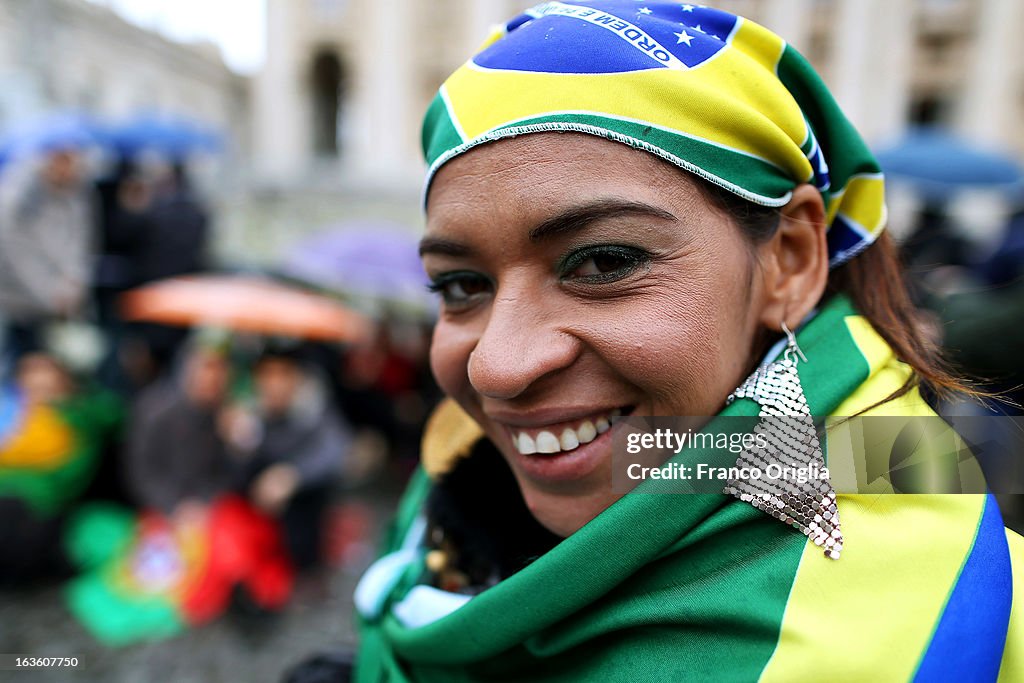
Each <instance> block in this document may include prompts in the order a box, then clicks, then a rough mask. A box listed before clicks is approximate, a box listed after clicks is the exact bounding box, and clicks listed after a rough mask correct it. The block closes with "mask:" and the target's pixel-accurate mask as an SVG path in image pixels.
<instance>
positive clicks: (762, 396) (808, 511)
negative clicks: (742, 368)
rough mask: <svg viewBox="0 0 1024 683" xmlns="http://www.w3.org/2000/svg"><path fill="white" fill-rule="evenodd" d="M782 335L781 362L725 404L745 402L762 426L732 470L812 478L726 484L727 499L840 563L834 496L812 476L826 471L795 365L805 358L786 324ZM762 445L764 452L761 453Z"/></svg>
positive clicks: (750, 380) (752, 379) (754, 376)
mask: <svg viewBox="0 0 1024 683" xmlns="http://www.w3.org/2000/svg"><path fill="white" fill-rule="evenodd" d="M782 330H783V332H785V333H786V337H787V343H786V348H785V350H784V351H783V353H782V358H780V359H779V360H777V361H775V362H773V363H767V364H765V365H762V366H761V367H759V368H757V369H756V370H755V371H754V372H753V374H751V375H750V377H748V378H747V379H746V381H744V382H743V384H741V385H740V386H739V387H738V388H737V389H736V391H734V392H733V393H732V394H731V395H730V396H729V398H728V399H727V401H726V403H727V404H729V403H732V402H733V401H735V400H736V399H738V398H749V399H751V400H752V401H754V402H755V403H757V404H758V406H760V408H761V410H760V413H759V415H760V420H758V423H757V426H755V427H754V435H755V437H757V436H758V435H760V438H755V439H754V440H753V443H754V445H753V446H752V447H751V448H748V449H746V450H744V451H743V452H742V453H741V454H740V456H739V458H737V460H736V466H737V467H747V468H756V469H758V470H760V471H761V472H762V473H764V472H766V470H767V468H768V466H769V465H777V466H778V467H781V468H789V469H790V470H793V469H797V468H805V471H806V472H807V473H809V474H811V475H812V476H809V477H806V481H805V482H802V483H801V482H800V481H799V478H798V477H797V476H784V477H780V478H776V479H770V478H765V477H762V478H760V479H753V478H751V479H730V480H729V482H728V483H727V484H726V487H725V493H728V494H731V495H733V496H736V497H737V498H739V499H740V500H742V501H744V502H747V503H750V504H751V505H753V506H754V507H756V508H758V509H759V510H763V511H764V512H767V513H768V514H769V515H771V516H772V517H775V518H776V519H778V520H780V521H782V522H784V523H786V524H790V525H792V526H793V527H795V528H797V529H799V530H800V531H801V532H802V533H803V534H804V535H805V536H807V537H808V538H810V539H811V540H812V541H814V543H815V544H816V545H818V546H821V547H823V548H824V550H825V556H826V557H829V558H831V559H833V560H838V559H839V553H840V552H841V551H842V549H843V534H842V531H841V530H840V528H839V510H838V509H837V507H836V492H835V490H834V489H833V488H832V484H831V483H830V482H829V481H828V478H827V475H826V476H825V477H824V478H815V477H814V476H813V475H814V474H815V473H823V471H824V472H827V470H826V469H825V460H824V458H823V456H822V453H821V445H820V443H819V442H818V433H817V430H816V429H815V427H814V420H813V418H812V417H811V410H810V408H809V407H808V405H807V397H806V396H805V395H804V389H803V386H802V385H801V384H800V375H799V373H798V372H797V361H798V359H799V360H802V361H803V362H804V363H806V362H807V357H806V356H805V355H804V352H803V351H802V350H801V349H800V345H799V344H797V341H796V335H795V334H793V332H792V330H790V329H789V327H788V326H787V325H786V323H785V322H783V323H782ZM762 444H763V445H764V448H761V447H760V446H761V445H762ZM772 469H773V470H775V469H776V468H772ZM781 471H782V472H783V473H785V472H786V470H785V469H783V470H781Z"/></svg>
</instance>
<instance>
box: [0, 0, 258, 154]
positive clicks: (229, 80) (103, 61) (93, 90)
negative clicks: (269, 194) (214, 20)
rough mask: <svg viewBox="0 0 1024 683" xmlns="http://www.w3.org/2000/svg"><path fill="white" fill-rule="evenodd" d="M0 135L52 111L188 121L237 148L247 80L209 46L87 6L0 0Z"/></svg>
mask: <svg viewBox="0 0 1024 683" xmlns="http://www.w3.org/2000/svg"><path fill="white" fill-rule="evenodd" d="M0 85H2V87H0V130H2V129H4V128H6V127H7V126H9V125H12V124H15V123H17V122H18V121H19V120H22V119H26V118H30V117H33V116H37V115H39V114H42V113H45V112H48V111H52V110H55V109H57V110H66V109H74V110H79V111H84V112H87V113H90V114H94V115H96V116H99V117H103V118H107V119H118V118H123V117H127V116H131V115H133V114H136V113H139V112H143V111H145V112H149V113H173V114H177V115H184V116H190V117H194V118H196V119H199V120H202V121H204V122H206V123H209V124H212V125H214V126H216V127H218V128H219V129H220V130H222V131H226V132H228V133H229V134H230V135H231V137H232V138H233V140H232V144H233V145H234V144H242V145H243V147H244V145H246V144H247V143H248V141H249V139H251V135H250V132H249V120H250V116H249V79H248V78H246V77H243V76H240V75H238V74H235V73H234V72H233V71H231V70H230V69H228V68H227V67H226V66H225V64H224V62H223V60H222V58H221V56H220V52H219V51H218V49H217V48H216V46H214V45H212V44H194V45H186V44H182V43H178V42H175V41H172V40H168V39H166V38H164V37H162V36H160V35H158V34H156V33H154V32H152V31H147V30H145V29H143V28H140V27H138V26H135V25H134V24H131V23H128V22H127V21H125V20H123V19H121V18H120V17H119V16H118V15H117V14H115V13H114V12H113V11H111V10H110V9H108V8H106V7H104V6H101V5H98V4H95V3H92V2H86V0H0Z"/></svg>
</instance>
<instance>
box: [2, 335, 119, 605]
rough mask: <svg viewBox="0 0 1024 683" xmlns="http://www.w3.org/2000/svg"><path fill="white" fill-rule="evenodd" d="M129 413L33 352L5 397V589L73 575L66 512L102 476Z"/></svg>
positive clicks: (19, 367) (25, 357)
mask: <svg viewBox="0 0 1024 683" xmlns="http://www.w3.org/2000/svg"><path fill="white" fill-rule="evenodd" d="M122 419H123V411H122V406H121V403H120V401H119V400H118V399H117V398H116V397H115V396H113V395H112V394H110V393H108V392H105V391H102V390H99V389H96V388H93V387H90V386H87V385H83V384H81V383H79V382H76V381H75V378H74V377H73V376H72V374H71V373H70V372H69V371H68V369H67V368H66V367H65V366H64V364H63V363H62V362H61V361H60V360H59V359H58V358H57V357H55V356H54V355H52V354H49V353H46V352H32V353H27V354H25V355H23V356H22V357H21V359H20V360H19V361H18V364H17V366H16V368H15V375H14V381H13V382H12V383H11V384H10V385H9V386H5V387H3V391H2V392H0V520H3V522H4V523H3V524H2V525H0V547H2V548H3V549H4V550H3V552H0V585H5V584H6V585H19V584H21V583H24V582H27V581H34V580H38V579H46V578H61V577H64V576H67V575H68V574H69V573H70V565H69V563H68V562H67V559H66V557H65V556H64V552H63V550H62V548H61V544H60V540H61V536H62V533H63V529H64V521H65V515H66V513H67V512H68V511H69V510H70V509H71V507H72V506H73V505H74V504H75V503H76V502H78V501H79V499H80V498H81V497H82V495H83V493H84V492H85V491H86V489H87V488H88V487H89V485H90V482H92V480H93V478H94V477H95V476H96V472H97V469H98V467H99V464H100V459H101V458H102V457H103V454H104V452H105V448H106V447H107V446H109V445H110V443H111V440H112V439H113V438H114V437H115V435H116V434H117V433H118V431H119V430H120V427H121V425H122Z"/></svg>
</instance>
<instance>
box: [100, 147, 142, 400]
mask: <svg viewBox="0 0 1024 683" xmlns="http://www.w3.org/2000/svg"><path fill="white" fill-rule="evenodd" d="M96 196H97V200H98V201H97V204H98V207H99V210H98V211H97V228H98V230H97V232H98V233H99V253H98V256H97V259H96V272H95V276H94V282H93V288H94V289H93V294H94V298H95V302H96V318H97V322H98V323H99V325H100V327H101V329H102V331H103V335H104V338H105V340H106V344H107V354H106V356H105V357H104V359H103V361H102V364H101V367H100V369H99V373H100V379H101V381H102V382H103V383H104V384H105V385H106V386H108V387H111V388H112V389H115V390H117V391H119V392H121V393H126V392H127V391H128V389H130V387H131V382H130V378H129V377H128V376H127V373H126V372H125V370H124V368H123V367H122V364H121V350H122V349H121V346H122V342H123V339H124V335H125V331H126V328H125V324H124V323H123V322H122V321H121V316H120V312H119V311H118V300H119V297H120V296H121V294H123V293H124V292H125V291H127V290H129V289H131V288H132V287H135V286H136V285H137V284H138V283H139V276H138V273H137V272H136V267H137V261H138V255H139V248H140V245H141V244H142V243H143V242H144V240H145V239H146V236H147V235H148V234H149V232H150V213H149V209H150V206H151V204H152V200H153V188H152V183H151V182H149V180H148V179H147V178H146V176H145V174H144V172H143V170H142V169H141V168H140V167H139V166H138V164H136V163H135V162H134V161H132V160H131V159H128V158H122V159H121V160H120V161H119V162H118V163H117V165H116V167H115V168H114V170H113V171H112V172H111V173H110V174H109V175H107V176H106V177H103V178H101V179H99V180H98V181H97V182H96Z"/></svg>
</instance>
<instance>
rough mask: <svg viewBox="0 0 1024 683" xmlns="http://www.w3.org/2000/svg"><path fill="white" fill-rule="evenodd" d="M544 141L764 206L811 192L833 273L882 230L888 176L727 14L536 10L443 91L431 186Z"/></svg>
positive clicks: (801, 81)
mask: <svg viewBox="0 0 1024 683" xmlns="http://www.w3.org/2000/svg"><path fill="white" fill-rule="evenodd" d="M544 131H575V132H580V133H588V134H592V135H598V136H601V137H604V138H608V139H610V140H615V141H618V142H621V143H624V144H627V145H630V146H631V147H635V148H638V149H642V150H645V151H647V152H650V153H651V154H655V155H657V156H658V157H661V158H662V159H665V160H666V161H668V162H670V163H672V164H674V165H676V166H679V167H680V168H683V169H686V170H687V171H689V172H691V173H694V174H695V175H697V176H699V177H701V178H703V179H705V180H707V181H709V182H711V183H714V184H715V185H718V186H721V187H723V188H725V189H727V190H729V191H731V192H734V193H735V194H737V195H739V196H741V197H743V198H745V199H747V200H749V201H751V202H754V203H756V204H761V205H764V206H783V205H785V204H786V203H787V202H788V201H789V199H790V196H791V193H792V190H793V188H794V187H795V186H797V185H799V184H802V183H811V184H813V185H814V186H815V187H817V188H818V190H820V191H821V194H822V197H823V198H824V200H825V206H826V210H827V215H828V226H829V234H828V243H829V257H830V260H831V263H832V265H837V264H839V263H842V262H844V261H847V260H849V259H850V258H852V257H853V256H855V255H856V254H858V253H859V252H860V251H862V250H863V249H864V248H866V247H867V246H868V245H870V244H871V243H872V242H873V241H874V240H875V238H876V237H877V236H878V234H879V233H880V232H881V230H882V228H883V227H884V224H885V201H884V182H883V178H882V174H881V172H880V169H879V167H878V164H877V162H876V161H875V159H874V158H873V157H872V155H871V152H870V151H869V150H868V148H867V146H866V145H865V144H864V141H863V140H862V139H861V137H860V135H859V134H858V133H857V131H856V130H855V129H854V128H853V126H852V125H851V124H850V122H849V121H848V120H847V119H846V117H845V116H844V115H843V113H842V111H841V110H840V108H839V106H838V105H837V104H836V102H835V100H834V99H833V98H832V96H831V94H830V93H829V92H828V90H827V88H826V87H825V85H824V83H822V81H821V79H820V78H819V77H818V75H817V74H816V73H815V72H814V70H813V68H811V66H810V65H809V64H808V63H807V61H806V60H805V59H804V58H803V57H802V56H801V55H800V54H799V53H798V52H796V50H794V49H793V48H792V47H791V46H789V45H787V44H786V42H785V41H783V40H782V39H781V38H779V37H778V36H777V35H775V34H774V33H772V32H771V31H768V30H767V29H765V28H764V27H762V26H759V25H757V24H755V23H754V22H752V21H748V20H746V19H743V18H741V17H737V16H735V15H733V14H729V13H727V12H723V11H721V10H716V9H711V8H707V7H701V6H699V5H690V4H680V3H674V2H673V3H669V2H658V1H654V2H643V1H641V2H635V1H633V0H593V1H586V0H584V1H580V2H575V1H570V2H548V3H544V4H541V5H537V6H536V7H533V8H532V9H529V10H527V11H526V12H525V13H524V14H522V15H520V16H518V17H516V18H515V19H513V20H512V21H510V22H509V23H507V24H506V25H505V26H503V27H501V29H500V30H498V31H496V32H495V33H494V34H493V35H492V36H491V38H490V39H489V40H488V41H487V43H486V44H485V46H484V48H483V49H482V51H481V52H480V53H479V54H477V55H476V56H475V57H473V58H472V59H471V60H470V61H468V62H466V63H465V64H464V65H463V66H462V67H460V68H459V69H458V70H457V71H456V72H455V73H454V74H452V76H451V77H450V78H449V79H448V80H447V81H446V82H445V83H444V85H443V86H441V89H440V91H439V92H438V94H437V96H436V97H435V99H434V101H433V103H432V104H431V106H430V109H429V110H428V112H427V116H426V120H425V121H424V127H423V148H424V153H425V155H426V158H427V162H428V164H429V165H430V169H429V172H428V175H427V186H428V187H429V183H430V180H431V179H432V178H433V176H434V174H435V173H436V172H437V170H438V169H439V168H440V167H441V166H442V165H443V164H444V163H445V162H447V161H448V160H450V159H452V158H453V157H455V156H457V155H459V154H461V153H463V152H465V151H466V150H469V149H471V148H473V147H475V146H476V145H479V144H483V143H486V142H489V141H492V140H498V139H501V138H506V137H512V136H515V135H522V134H526V133H534V132H544Z"/></svg>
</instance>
